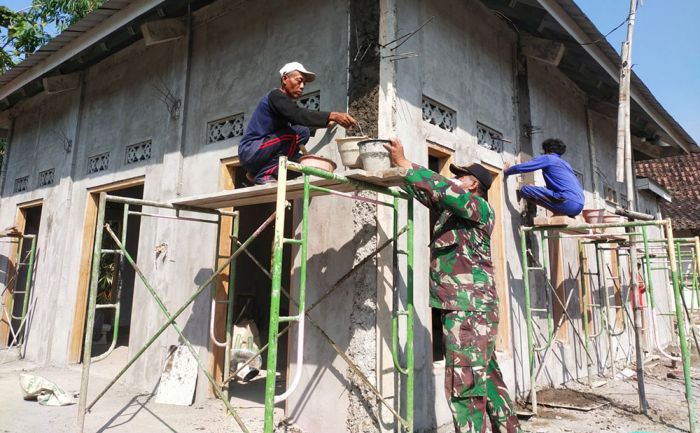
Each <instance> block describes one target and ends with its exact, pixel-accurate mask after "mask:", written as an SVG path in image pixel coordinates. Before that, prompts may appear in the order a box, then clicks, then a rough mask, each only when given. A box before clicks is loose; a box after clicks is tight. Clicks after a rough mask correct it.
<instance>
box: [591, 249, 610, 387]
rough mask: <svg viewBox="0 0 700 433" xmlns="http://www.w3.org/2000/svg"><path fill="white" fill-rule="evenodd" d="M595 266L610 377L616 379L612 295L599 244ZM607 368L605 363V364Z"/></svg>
mask: <svg viewBox="0 0 700 433" xmlns="http://www.w3.org/2000/svg"><path fill="white" fill-rule="evenodd" d="M595 247H596V252H595V266H596V272H597V274H598V296H599V298H600V297H602V298H603V306H604V308H603V309H600V310H599V311H600V318H601V322H602V326H603V329H605V334H606V335H607V336H608V359H609V360H610V377H612V378H613V379H615V358H614V356H615V355H614V352H613V338H612V333H611V330H610V324H609V323H608V322H609V321H610V297H609V296H608V286H607V284H606V283H605V271H604V270H603V264H602V260H601V257H600V254H601V252H600V251H598V244H596V245H595ZM603 370H605V364H603Z"/></svg>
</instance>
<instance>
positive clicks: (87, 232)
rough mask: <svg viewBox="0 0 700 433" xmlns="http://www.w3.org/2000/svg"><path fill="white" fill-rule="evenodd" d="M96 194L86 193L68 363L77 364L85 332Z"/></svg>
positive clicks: (95, 219) (95, 217) (95, 221)
mask: <svg viewBox="0 0 700 433" xmlns="http://www.w3.org/2000/svg"><path fill="white" fill-rule="evenodd" d="M97 200H98V197H97V194H94V193H93V194H90V193H88V198H87V204H86V206H85V219H84V222H83V240H82V242H81V249H80V251H81V257H80V271H79V273H78V291H77V293H76V298H75V309H74V311H73V329H72V331H71V336H70V342H69V344H68V362H71V363H79V362H80V356H81V355H82V347H83V345H82V343H83V333H84V331H85V326H84V325H85V313H86V311H85V309H86V308H87V295H88V284H89V283H90V268H91V264H92V249H93V245H94V237H95V226H96V225H97Z"/></svg>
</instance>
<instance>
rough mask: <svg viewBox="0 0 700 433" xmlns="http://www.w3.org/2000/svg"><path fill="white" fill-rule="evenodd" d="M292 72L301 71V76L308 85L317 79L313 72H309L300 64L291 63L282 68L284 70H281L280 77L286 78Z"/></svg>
mask: <svg viewBox="0 0 700 433" xmlns="http://www.w3.org/2000/svg"><path fill="white" fill-rule="evenodd" d="M292 71H299V72H300V73H301V75H303V76H304V78H305V79H306V82H307V83H310V82H312V81H313V80H315V79H316V74H314V73H313V72H311V71H307V70H306V68H305V67H304V65H302V64H301V63H299V62H291V63H287V64H286V65H284V66H282V69H280V77H284V76H285V75H286V74H288V73H290V72H292Z"/></svg>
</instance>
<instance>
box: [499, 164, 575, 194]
mask: <svg viewBox="0 0 700 433" xmlns="http://www.w3.org/2000/svg"><path fill="white" fill-rule="evenodd" d="M535 170H542V177H544V183H545V184H546V185H547V189H550V190H552V191H554V192H555V193H558V194H560V195H561V197H562V198H564V199H567V200H571V201H574V202H576V203H579V204H583V202H584V198H583V188H582V187H581V184H580V183H579V181H578V178H577V177H576V174H574V170H573V169H572V168H571V165H569V163H568V162H566V161H564V160H563V159H562V158H561V156H559V155H557V154H556V153H547V154H544V155H540V156H536V157H534V158H532V159H531V160H529V161H527V162H523V163H522V164H516V165H514V166H512V167H509V168H508V170H506V171H505V172H504V174H505V175H506V176H510V175H511V174H520V173H529V172H531V171H535Z"/></svg>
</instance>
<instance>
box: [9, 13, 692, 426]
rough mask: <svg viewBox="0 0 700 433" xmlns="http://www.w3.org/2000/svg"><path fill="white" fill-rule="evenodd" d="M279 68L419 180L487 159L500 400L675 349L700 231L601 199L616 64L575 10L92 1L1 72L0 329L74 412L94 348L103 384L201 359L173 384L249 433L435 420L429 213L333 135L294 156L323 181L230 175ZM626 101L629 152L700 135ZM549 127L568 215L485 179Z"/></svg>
mask: <svg viewBox="0 0 700 433" xmlns="http://www.w3.org/2000/svg"><path fill="white" fill-rule="evenodd" d="M296 60H298V61H300V62H302V63H304V64H305V65H307V66H309V67H310V68H312V69H313V70H315V71H317V73H318V79H317V80H316V81H314V82H313V83H310V84H308V85H307V87H306V89H305V92H306V93H305V94H304V95H303V96H302V97H301V98H300V100H299V103H300V104H302V105H304V106H305V107H307V108H310V109H323V110H337V109H341V110H347V111H348V112H349V113H350V114H352V115H353V116H354V117H355V118H356V119H358V121H359V122H360V123H361V125H362V126H363V129H364V132H365V133H367V134H368V135H369V136H372V137H381V138H387V137H392V136H397V137H399V138H400V139H401V140H402V141H403V143H404V144H405V146H406V150H407V156H408V158H410V159H411V160H413V161H417V162H419V163H421V164H423V165H424V166H427V167H429V168H431V169H433V170H434V171H437V172H440V173H444V174H447V173H448V167H449V163H450V162H456V163H459V164H467V163H470V162H481V164H483V165H484V166H486V167H487V168H489V170H490V171H491V172H492V175H493V177H494V182H493V186H492V188H491V189H490V190H489V197H488V199H489V202H490V203H491V205H492V207H493V208H494V210H495V212H496V223H495V228H494V233H493V236H492V254H493V257H492V258H493V262H494V265H495V271H496V276H495V280H496V285H497V289H498V293H499V297H500V317H501V320H500V322H499V337H498V346H497V347H498V358H499V361H500V365H501V368H502V370H503V373H504V376H505V379H506V382H507V384H508V387H509V389H510V390H511V392H513V393H514V394H515V396H514V397H516V398H517V399H520V400H529V401H530V402H531V404H532V408H533V409H534V410H536V406H537V393H536V390H537V389H538V388H543V387H552V386H554V387H556V386H558V385H560V384H562V383H564V382H567V381H570V380H579V381H583V382H584V383H588V384H591V383H592V382H594V381H599V380H601V379H602V380H614V378H615V376H616V372H618V371H619V370H621V369H623V368H624V367H625V366H629V365H631V363H632V361H633V360H634V359H635V353H636V351H637V350H638V349H639V348H641V349H642V350H643V351H644V352H645V353H646V352H649V353H651V352H654V353H658V354H660V356H665V357H669V358H673V359H677V360H678V361H682V362H683V364H684V365H685V366H687V362H689V361H688V360H689V358H688V356H689V354H688V352H689V346H688V344H686V339H687V338H688V337H689V335H688V333H689V331H690V330H691V328H690V327H689V322H692V320H689V316H690V314H691V313H693V312H694V311H695V310H697V309H698V308H700V299H699V298H698V293H699V292H698V277H697V275H698V271H697V270H698V256H699V255H700V244H699V243H698V239H697V238H678V239H675V238H674V237H673V231H672V224H673V221H671V220H667V219H664V215H662V214H661V212H660V210H659V209H660V203H661V202H662V201H664V200H671V197H670V195H669V193H668V191H666V190H665V189H664V188H663V187H661V186H660V185H658V184H656V183H655V182H653V181H652V180H650V179H637V181H636V184H635V185H636V195H637V196H636V204H637V206H636V209H637V210H638V211H639V212H641V213H643V214H647V215H651V216H652V217H653V219H652V220H641V219H637V220H634V219H630V218H628V217H624V216H621V215H618V214H625V212H624V211H623V210H624V209H625V208H626V207H627V205H626V203H627V200H628V198H629V197H627V196H626V189H625V185H624V184H623V183H619V182H616V180H615V169H616V167H615V156H616V147H615V143H616V134H617V127H616V120H617V99H618V91H617V89H618V84H617V79H618V75H619V72H618V70H619V65H620V58H619V56H618V55H617V53H616V52H615V50H614V49H613V48H612V47H611V46H610V45H609V44H608V43H607V42H606V41H605V39H604V38H603V36H602V35H601V34H600V32H599V31H598V30H597V29H596V28H595V27H594V26H593V24H592V23H591V22H590V21H589V20H588V18H586V16H585V15H584V14H583V13H582V12H581V10H580V9H579V8H578V7H577V6H576V5H575V3H574V1H572V0H537V1H536V0H481V1H477V0H449V1H440V2H425V1H416V0H403V1H402V0H380V1H366V0H361V1H354V0H353V1H337V0H330V1H329V0H327V1H320V0H304V1H302V2H300V3H299V2H297V3H295V4H294V6H293V7H290V6H289V5H287V2H284V1H281V0H275V1H271V2H252V1H238V0H218V1H208V0H201V1H188V0H172V1H170V0H166V1H160V0H137V1H128V0H107V1H106V2H105V3H104V4H103V5H102V7H100V8H99V9H97V10H95V11H94V12H92V13H91V14H89V15H88V16H86V17H85V18H84V19H82V20H81V21H79V22H77V23H75V24H73V25H72V26H71V27H69V28H68V29H67V30H66V31H64V32H63V33H62V34H61V35H59V36H57V37H56V38H54V39H53V40H52V41H50V42H49V43H48V44H47V45H46V46H44V47H42V48H41V49H39V50H38V51H37V52H36V53H34V54H32V55H30V56H29V57H28V58H27V59H26V60H24V61H23V62H22V63H20V64H19V65H17V66H16V67H15V68H13V69H12V70H10V71H8V72H6V73H5V74H3V75H2V76H0V110H2V111H0V131H1V132H2V133H3V134H5V135H6V137H7V139H8V149H7V153H6V156H5V158H4V160H3V166H2V178H1V185H0V188H1V194H2V196H1V201H0V227H8V229H7V230H5V231H4V232H3V233H2V234H3V235H4V237H3V238H2V242H3V243H2V244H0V260H2V261H3V262H4V263H3V264H2V266H0V269H2V272H3V273H2V275H3V277H2V278H1V280H2V281H0V282H1V283H2V286H1V287H2V306H3V309H2V321H1V322H0V345H7V346H12V347H15V348H17V350H19V352H20V355H21V356H23V357H25V358H26V359H29V360H32V361H36V362H39V363H52V364H58V365H66V364H82V368H83V389H82V392H81V397H82V399H81V402H80V404H79V405H78V413H77V414H76V416H77V417H78V418H79V419H82V418H84V417H85V416H90V415H89V414H86V409H87V408H89V406H90V405H92V404H99V402H97V401H96V400H93V401H89V400H87V393H86V390H87V388H88V387H89V386H90V382H89V379H90V368H91V367H92V366H95V365H96V364H97V363H99V362H101V361H102V360H104V359H106V358H109V357H114V356H122V357H123V360H119V362H120V363H123V364H124V366H125V369H124V374H123V376H122V377H121V378H122V379H124V380H126V381H127V382H128V383H129V384H131V385H133V386H134V387H137V388H141V389H147V390H153V389H154V388H155V387H156V385H157V384H158V383H159V380H161V377H162V374H163V369H164V365H166V363H167V361H168V360H172V359H173V357H174V356H176V355H178V356H182V357H185V358H187V360H188V361H187V362H189V364H188V365H190V367H191V368H190V371H195V372H197V373H196V374H195V376H194V377H195V379H196V389H194V388H193V389H192V390H191V392H190V393H189V394H188V395H189V397H188V398H193V399H195V400H198V401H205V400H206V399H208V398H209V397H210V396H212V395H216V396H218V397H219V398H220V399H221V400H222V401H223V402H224V403H223V404H225V405H226V407H227V408H228V410H229V411H230V412H231V413H232V414H233V415H234V416H236V415H235V414H236V404H235V402H236V401H241V399H245V398H248V397H249V396H253V397H251V398H252V399H253V400H255V401H264V402H265V408H266V409H265V415H264V416H265V432H266V433H271V432H272V426H273V423H277V422H279V421H281V419H280V418H279V415H275V413H274V410H273V409H274V407H275V405H277V407H278V408H282V410H283V415H282V416H283V417H284V418H287V419H289V420H291V422H293V423H296V424H297V425H299V426H300V427H301V428H302V429H304V431H307V432H324V431H340V430H342V429H345V430H347V431H350V432H364V431H394V430H395V429H402V430H404V431H430V430H431V429H434V428H435V427H436V426H439V425H443V424H446V423H448V422H450V420H451V414H450V411H449V409H448V407H447V404H446V402H445V399H444V398H443V390H442V389H443V381H444V360H442V359H441V357H442V355H441V353H442V348H441V344H442V336H441V335H440V334H441V332H442V331H441V326H440V321H439V312H438V311H436V310H433V309H431V308H430V306H429V304H428V290H427V287H428V278H429V275H428V268H429V256H430V255H429V252H428V244H429V239H430V229H431V222H432V221H433V218H434V216H432V215H430V214H429V212H428V211H427V210H425V209H424V208H422V207H420V206H416V207H415V208H414V206H413V204H412V203H411V202H410V201H408V200H406V197H405V196H404V195H403V194H402V193H401V192H400V190H399V189H397V188H396V186H397V185H400V184H401V176H400V173H399V172H398V171H397V170H396V169H392V170H389V171H387V172H384V173H367V172H365V171H363V170H358V169H354V170H344V169H343V168H342V164H341V163H340V155H339V153H338V150H337V147H336V145H335V139H337V138H341V136H342V134H343V131H342V130H341V129H339V128H335V129H321V130H319V131H317V132H316V135H315V136H314V137H312V139H311V141H310V142H309V144H308V145H307V148H308V151H309V152H311V153H314V154H319V155H322V156H325V157H327V158H330V159H333V160H335V161H336V162H337V163H338V165H339V166H340V167H341V168H339V169H338V170H336V172H335V174H333V175H330V174H327V173H325V172H320V171H317V170H313V169H309V168H302V167H301V166H299V165H297V164H294V163H292V162H289V163H288V162H287V161H284V160H283V161H281V163H280V164H281V168H282V169H283V170H282V171H283V172H287V171H289V172H301V173H302V176H301V178H299V179H296V180H289V181H284V182H282V181H281V182H279V184H278V185H272V186H263V187H251V188H244V187H243V186H242V181H243V180H244V177H245V173H243V170H242V169H240V168H239V161H238V149H237V146H238V142H239V140H240V137H241V136H242V134H243V131H244V129H245V126H246V124H247V122H248V120H249V118H250V115H251V113H252V111H253V110H254V108H255V106H256V104H257V102H258V100H259V98H260V97H261V96H262V95H263V94H265V92H266V91H269V90H270V89H272V88H274V87H275V86H276V85H277V84H278V81H277V80H278V76H277V75H276V71H277V70H278V69H279V67H280V66H281V65H282V64H284V63H287V62H289V61H296ZM631 97H632V104H631V115H630V118H631V131H632V144H633V156H634V158H635V159H636V160H645V159H655V158H661V157H665V156H672V155H680V154H684V153H690V152H697V151H699V150H700V149H699V148H698V146H697V144H696V143H695V142H694V141H693V140H692V139H691V138H690V136H689V135H688V134H687V133H686V132H685V131H684V130H683V129H682V127H681V126H680V125H678V123H677V122H676V121H675V120H674V119H673V118H672V117H671V116H670V115H669V114H668V113H667V112H666V111H665V110H664V108H663V107H662V106H661V105H660V104H659V103H658V101H657V100H656V99H655V98H654V96H653V95H652V94H651V92H650V91H649V89H648V88H647V87H646V86H645V85H644V84H643V83H642V82H641V80H639V79H638V78H637V77H636V76H633V78H632V84H631ZM549 137H557V138H560V139H562V140H563V141H564V142H566V143H567V145H568V147H567V149H568V152H567V154H566V156H565V158H566V159H567V160H568V161H569V162H570V163H571V165H572V167H573V168H574V171H575V172H576V174H577V176H578V178H579V180H580V182H581V184H582V185H583V188H584V192H585V200H586V206H585V208H586V209H587V210H588V211H587V212H585V213H586V216H587V222H583V221H559V222H557V221H553V220H551V219H548V218H547V215H545V214H544V213H541V214H539V215H537V217H536V218H534V220H533V219H532V218H529V217H527V216H524V215H526V209H525V208H522V207H521V203H520V202H519V201H518V200H517V199H516V194H515V191H516V189H517V188H518V183H519V182H530V183H531V182H540V183H541V181H542V179H541V177H539V175H536V176H530V177H528V176H522V179H518V178H517V177H511V178H509V179H508V180H507V181H505V180H504V179H503V176H502V174H501V171H502V167H503V165H504V163H505V162H511V163H512V162H517V161H524V160H526V159H528V158H530V157H533V156H536V155H539V154H540V153H541V149H540V143H541V142H542V141H543V140H544V139H545V138H549ZM616 211H617V214H616ZM632 251H634V254H636V255H637V257H638V258H639V260H640V263H641V266H640V267H639V269H637V270H634V271H633V270H632V269H631V266H630V260H629V255H630V253H631V252H632ZM635 278H636V279H637V280H638V282H637V283H634V284H638V285H642V284H643V285H644V287H645V288H646V291H645V292H644V295H643V297H642V298H641V299H640V300H639V304H637V305H640V304H641V305H643V312H644V314H643V318H642V319H643V321H642V328H641V329H639V331H640V332H639V334H638V335H639V338H640V341H639V342H638V343H636V342H635V330H634V327H633V319H632V316H633V314H632V298H635V296H634V293H633V292H631V291H630V285H634V284H631V283H633V282H634V280H635ZM635 302H636V301H635ZM243 320H246V321H247V323H254V324H255V326H256V327H257V328H258V331H259V332H258V334H259V335H260V337H261V341H260V342H259V344H258V346H260V348H262V346H263V345H266V344H269V347H268V348H266V349H265V350H262V351H261V353H260V356H261V358H260V361H259V368H260V369H261V370H262V371H261V374H260V375H259V376H258V377H255V378H253V379H252V380H249V381H245V380H241V374H240V371H236V370H241V369H242V368H243V363H242V362H237V360H236V359H235V356H234V355H235V354H234V352H235V350H233V349H235V348H236V342H235V341H234V335H233V334H234V328H235V327H236V325H240V324H241V323H242V321H243ZM268 336H269V338H268ZM669 346H678V347H679V349H674V350H675V352H674V353H672V350H670V349H668V347H669ZM119 348H122V349H121V350H117V349H119ZM124 348H126V349H124ZM681 352H682V353H681ZM181 353H182V354H181ZM678 353H681V354H680V356H679V354H678ZM257 358H258V357H257V356H255V357H252V358H250V360H249V362H250V363H251V364H252V363H255V362H258V361H256V360H255V359H257ZM127 367H128V368H127ZM235 373H239V374H235ZM686 373H687V368H686ZM688 380H689V376H688V374H686V381H688ZM686 389H690V388H689V387H686ZM415 390H420V392H415ZM106 392H107V393H108V392H109V390H108V389H107V390H106ZM275 395H277V398H275ZM280 395H282V397H280ZM688 398H689V400H690V399H692V395H690V394H689V395H688ZM207 401H208V400H207ZM232 402H233V403H232ZM688 403H689V405H688V407H689V411H690V412H691V414H692V408H693V405H692V404H690V401H689V402H688ZM261 416H262V415H261ZM275 417H277V418H275ZM690 419H691V429H693V428H694V427H693V426H692V415H691V418H690ZM241 429H242V430H243V431H245V427H243V426H241Z"/></svg>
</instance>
